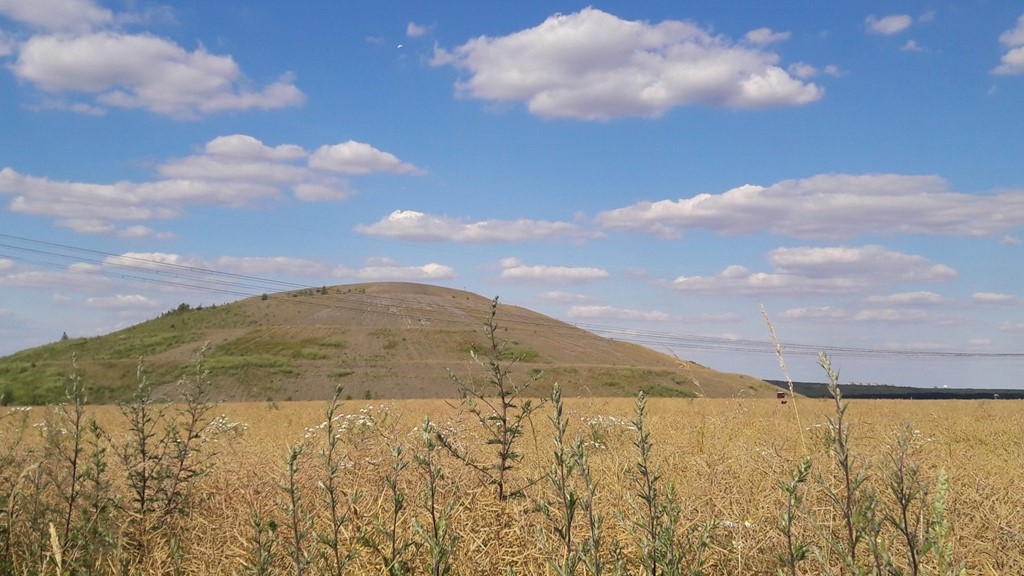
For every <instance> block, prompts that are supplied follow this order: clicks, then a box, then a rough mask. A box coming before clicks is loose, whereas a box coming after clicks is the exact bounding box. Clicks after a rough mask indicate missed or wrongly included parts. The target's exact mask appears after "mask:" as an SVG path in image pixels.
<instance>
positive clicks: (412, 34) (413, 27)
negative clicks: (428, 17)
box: [405, 22, 431, 38]
mask: <svg viewBox="0 0 1024 576" xmlns="http://www.w3.org/2000/svg"><path fill="white" fill-rule="evenodd" d="M430 31H431V27H430V26H422V25H420V24H417V23H415V22H409V23H408V24H407V25H406V26H405V35H406V36H408V37H409V38H422V37H423V36H426V35H427V34H429V33H430Z"/></svg>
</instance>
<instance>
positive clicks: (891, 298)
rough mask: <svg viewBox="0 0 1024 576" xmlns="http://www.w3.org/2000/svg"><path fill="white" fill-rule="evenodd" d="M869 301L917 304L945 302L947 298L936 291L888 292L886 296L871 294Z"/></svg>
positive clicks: (873, 302)
mask: <svg viewBox="0 0 1024 576" xmlns="http://www.w3.org/2000/svg"><path fill="white" fill-rule="evenodd" d="M867 302H870V303H872V304H890V305H915V304H928V305H931V304H943V303H945V302H946V299H945V298H943V297H942V296H941V295H939V294H936V293H935V292H927V291H918V292H901V293H899V294H887V295H884V296H869V297H868V298H867Z"/></svg>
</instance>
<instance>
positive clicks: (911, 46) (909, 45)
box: [900, 40, 924, 52]
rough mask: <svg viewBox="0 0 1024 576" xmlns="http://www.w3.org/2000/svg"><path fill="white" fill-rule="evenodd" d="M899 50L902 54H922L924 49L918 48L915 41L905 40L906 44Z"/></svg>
mask: <svg viewBox="0 0 1024 576" xmlns="http://www.w3.org/2000/svg"><path fill="white" fill-rule="evenodd" d="M900 50H903V51H904V52H924V48H921V47H920V46H918V44H917V40H907V42H906V44H904V45H903V47H902V48H900Z"/></svg>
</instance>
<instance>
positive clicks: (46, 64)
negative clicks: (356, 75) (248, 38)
mask: <svg viewBox="0 0 1024 576" xmlns="http://www.w3.org/2000/svg"><path fill="white" fill-rule="evenodd" d="M163 12H166V11H163ZM0 15H3V16H6V17H8V18H10V19H12V20H14V21H16V22H19V23H21V24H23V25H24V26H25V27H26V28H27V29H28V31H29V36H28V38H27V39H26V40H24V41H23V42H20V43H18V44H14V43H12V42H10V41H6V40H5V39H4V38H0V53H6V54H16V55H17V57H16V59H15V61H14V63H13V64H11V65H10V66H9V67H8V68H9V70H10V71H11V72H12V73H13V74H14V76H15V77H16V78H18V79H19V80H21V81H22V82H25V83H28V84H31V85H33V86H35V87H36V88H37V89H39V90H40V91H41V92H43V93H44V94H46V96H45V97H44V98H43V100H42V101H41V102H40V103H37V104H33V105H31V106H30V108H33V109H36V110H48V109H65V110H70V111H73V112H78V113H83V114H94V115H95V114H103V113H105V112H106V110H107V109H109V108H138V109H144V110H148V111H150V112H153V113H155V114H160V115H164V116H170V117H174V118H188V119H191V118H198V117H202V116H207V115H210V114H215V113H218V112H224V111H239V110H271V109H277V108H286V107H292V106H299V105H302V104H303V103H304V102H305V95H304V94H303V93H302V91H301V90H299V88H298V87H297V86H296V85H295V80H294V78H293V77H292V75H291V74H290V73H284V74H282V75H281V76H280V77H279V78H278V79H277V80H276V81H272V82H270V83H268V84H266V85H265V86H262V87H258V86H257V87H255V88H253V87H251V86H254V85H255V84H256V83H255V82H253V81H252V80H251V79H249V78H247V77H246V76H245V75H244V74H243V73H242V70H241V68H240V67H239V65H238V63H236V62H235V60H234V58H233V57H232V56H230V55H221V54H212V53H210V52H209V51H207V50H206V48H204V47H203V46H199V47H198V48H196V49H195V50H188V49H186V48H184V47H182V46H180V45H178V44H177V43H175V42H174V41H172V40H169V39H166V38H160V37H157V36H153V35H151V34H146V33H140V34H130V33H125V32H123V31H121V30H119V29H118V25H119V24H120V23H122V22H131V23H133V24H144V23H146V22H147V21H148V20H150V19H152V14H148V15H147V14H114V13H113V12H111V11H110V10H108V9H106V8H102V7H100V6H98V5H97V4H96V3H95V2H92V1H91V0H0ZM160 19H161V20H167V19H168V17H167V16H160Z"/></svg>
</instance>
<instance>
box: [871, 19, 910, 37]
mask: <svg viewBox="0 0 1024 576" xmlns="http://www.w3.org/2000/svg"><path fill="white" fill-rule="evenodd" d="M913 23H914V19H913V18H911V17H910V16H909V15H907V14H892V15H889V16H882V17H878V16H874V15H872V16H868V17H867V18H865V19H864V25H865V26H866V27H867V30H868V32H870V33H872V34H881V35H883V36H892V35H893V34H899V33H900V32H903V31H904V30H906V29H907V28H910V25H911V24H913Z"/></svg>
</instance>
